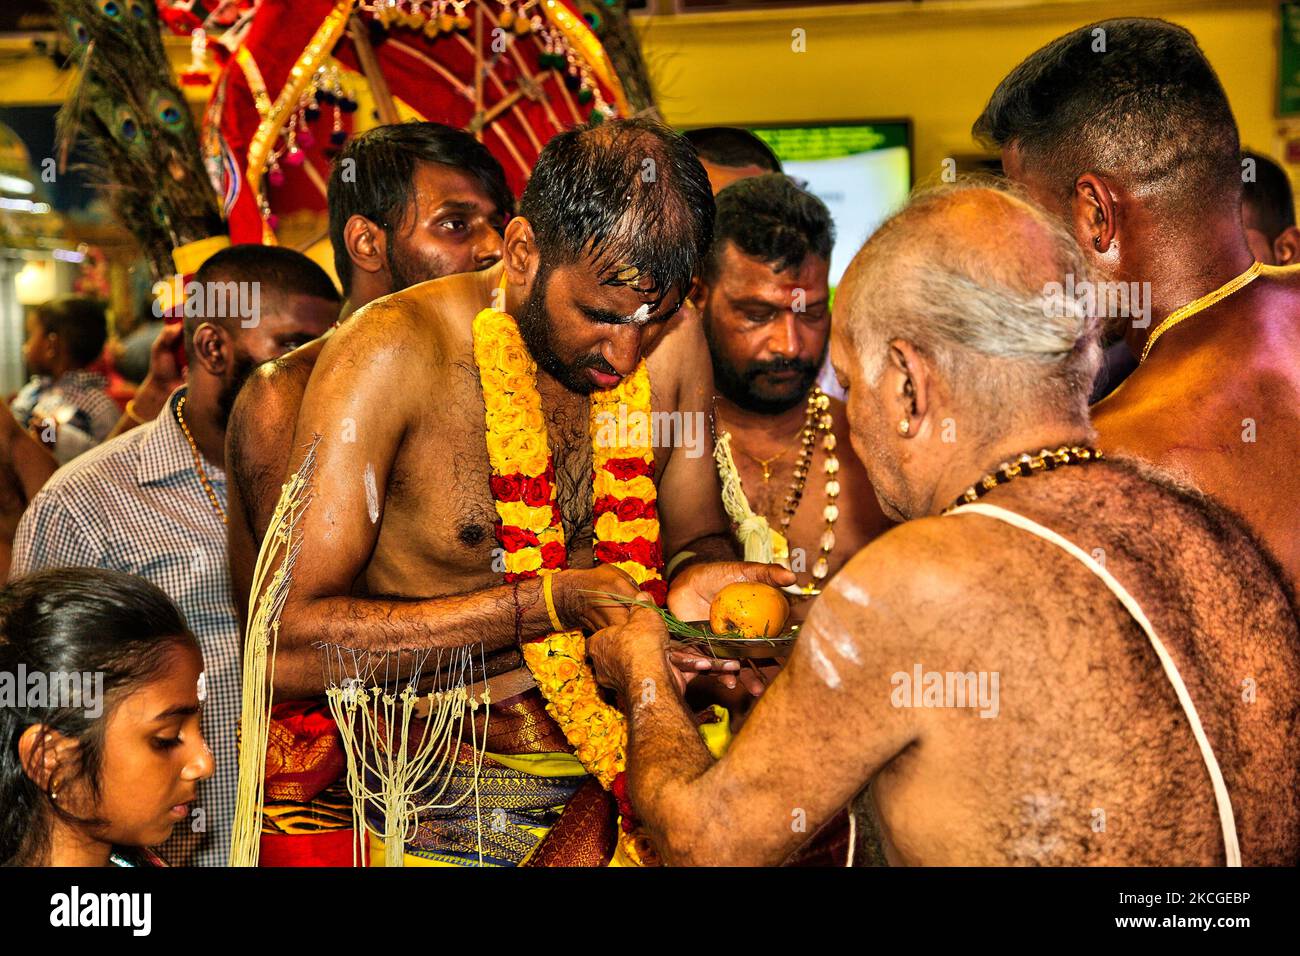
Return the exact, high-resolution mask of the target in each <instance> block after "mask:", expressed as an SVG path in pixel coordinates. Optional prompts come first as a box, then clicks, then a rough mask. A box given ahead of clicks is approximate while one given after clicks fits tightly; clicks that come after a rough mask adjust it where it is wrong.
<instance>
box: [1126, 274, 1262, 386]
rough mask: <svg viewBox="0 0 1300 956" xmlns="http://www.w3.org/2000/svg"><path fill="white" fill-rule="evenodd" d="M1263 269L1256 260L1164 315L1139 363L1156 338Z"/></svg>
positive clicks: (1149, 351)
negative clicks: (1239, 271)
mask: <svg viewBox="0 0 1300 956" xmlns="http://www.w3.org/2000/svg"><path fill="white" fill-rule="evenodd" d="M1263 270H1264V265H1263V263H1261V262H1259V261H1258V260H1257V261H1255V262H1252V263H1251V264H1250V268H1249V269H1247V270H1246V271H1245V272H1243V273H1242V274H1241V275H1239V276H1237V277H1236V278H1235V279H1229V280H1228V281H1227V282H1226V283H1224V284H1223V285H1221V286H1219V288H1217V289H1215V290H1214V291H1213V292H1208V293H1206V294H1205V295H1203V296H1201V297H1200V298H1199V299H1197V300H1196V301H1194V302H1189V303H1187V304H1186V305H1184V306H1179V307H1178V308H1177V309H1174V311H1172V312H1170V313H1169V314H1168V315H1167V316H1165V320H1164V321H1163V322H1161V323H1160V324H1159V325H1157V326H1156V327H1155V329H1154V331H1152V333H1151V336H1150V337H1149V338H1148V339H1147V344H1146V345H1145V346H1143V348H1142V358H1141V359H1139V360H1138V364H1139V365H1140V364H1141V363H1142V362H1145V361H1146V360H1147V356H1148V355H1149V354H1151V347H1152V346H1153V345H1155V344H1156V340H1157V339H1158V338H1160V336H1162V335H1164V334H1165V333H1166V332H1168V331H1169V330H1170V329H1172V328H1173V327H1174V326H1175V325H1177V324H1178V323H1179V322H1182V321H1183V320H1184V319H1190V318H1191V317H1192V316H1194V315H1195V314H1196V313H1198V312H1203V311H1205V310H1206V309H1208V308H1209V307H1210V306H1212V305H1214V304H1215V303H1216V302H1221V301H1222V300H1224V299H1226V298H1227V297H1228V296H1230V295H1232V294H1233V293H1234V292H1239V291H1240V290H1242V289H1244V288H1245V287H1246V286H1248V285H1250V284H1251V283H1252V282H1254V281H1255V278H1256V277H1257V276H1258V275H1259V274H1260V273H1261V272H1262V271H1263Z"/></svg>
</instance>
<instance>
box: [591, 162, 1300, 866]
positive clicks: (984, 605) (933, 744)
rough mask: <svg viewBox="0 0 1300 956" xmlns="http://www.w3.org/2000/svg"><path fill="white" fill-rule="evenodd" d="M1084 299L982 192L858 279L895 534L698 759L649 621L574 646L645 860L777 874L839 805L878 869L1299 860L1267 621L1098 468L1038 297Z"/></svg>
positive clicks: (1194, 522)
mask: <svg viewBox="0 0 1300 956" xmlns="http://www.w3.org/2000/svg"><path fill="white" fill-rule="evenodd" d="M1088 275H1089V273H1088V267H1087V264H1086V261H1085V257H1083V256H1082V255H1081V251H1080V249H1079V247H1078V246H1077V244H1076V242H1075V241H1074V239H1073V238H1072V237H1071V236H1070V235H1069V233H1068V232H1066V231H1065V230H1064V228H1063V227H1062V226H1060V225H1058V224H1057V223H1056V220H1054V219H1052V218H1051V217H1049V216H1048V215H1047V214H1046V213H1045V212H1044V211H1043V210H1042V209H1040V208H1039V207H1037V206H1035V205H1033V204H1032V203H1031V202H1029V201H1027V200H1026V199H1023V198H1021V197H1019V196H1018V195H1016V194H1014V193H1012V192H1009V191H1006V190H1004V189H1002V188H995V187H993V186H990V185H982V184H978V183H975V184H958V185H956V186H951V187H944V188H942V189H940V190H936V191H933V192H929V193H926V194H923V195H921V196H918V197H916V198H914V199H913V200H912V202H911V203H910V204H909V205H908V206H907V207H906V208H905V209H903V210H902V211H901V212H900V213H898V214H897V215H896V216H894V217H893V218H892V219H891V220H890V221H888V222H887V223H886V224H885V225H884V226H883V227H882V228H881V229H880V230H879V231H878V232H877V233H876V234H875V236H874V237H873V238H872V239H871V240H870V241H869V242H868V243H867V245H866V246H865V247H864V248H863V250H862V251H861V252H860V253H859V254H858V256H857V258H856V259H855V260H854V262H853V265H852V267H851V269H850V271H849V274H848V275H847V276H846V278H845V281H844V283H843V285H842V286H841V287H840V292H839V298H838V301H837V303H836V308H837V310H838V315H837V316H836V321H835V325H834V330H833V333H832V346H831V354H832V360H833V362H834V366H835V371H836V374H837V375H838V376H839V378H840V380H841V382H842V383H843V384H845V385H846V386H847V387H848V416H849V422H850V426H851V430H852V440H853V445H854V447H855V449H856V450H857V452H858V455H859V456H860V457H861V459H862V460H863V462H864V463H865V465H866V467H867V471H868V473H869V475H870V477H871V484H872V486H873V488H874V489H875V493H876V494H877V496H878V497H879V499H880V503H881V505H882V507H883V508H884V510H885V513H886V514H888V515H890V516H891V517H894V518H897V519H899V520H901V521H903V522H904V523H903V524H901V525H899V526H898V527H897V528H895V529H894V530H892V531H889V532H887V533H886V534H884V535H883V536H881V537H879V538H877V539H876V540H874V541H873V542H872V543H871V544H869V545H868V546H867V547H866V548H864V549H863V550H862V551H860V552H859V553H858V554H857V556H856V557H854V558H853V560H851V561H850V562H849V563H848V564H847V565H845V567H844V568H843V569H842V570H841V571H840V573H839V574H838V575H836V576H835V578H834V579H833V580H832V581H831V583H830V585H829V587H827V588H826V590H825V591H824V592H823V594H822V596H821V597H820V598H819V599H818V600H817V602H816V604H815V605H814V607H813V609H812V612H811V614H810V616H809V618H808V621H807V622H806V624H805V625H804V627H803V630H802V632H801V634H800V636H799V639H798V641H797V642H796V645H795V650H794V652H793V654H792V656H791V658H790V662H789V665H788V666H787V667H786V668H785V670H784V671H783V672H782V673H781V675H780V676H779V677H778V678H777V679H776V680H775V681H774V682H773V684H772V685H771V687H770V688H769V689H768V690H767V692H766V694H765V695H764V696H763V697H762V699H760V701H759V702H758V705H757V706H756V708H755V709H754V711H753V714H752V715H751V716H750V718H749V720H748V722H747V723H746V724H745V726H744V727H743V729H742V730H741V731H740V733H739V734H738V735H737V737H736V738H735V740H734V742H733V743H732V745H731V747H730V749H729V750H728V751H727V753H726V755H725V756H724V757H723V758H722V759H721V760H718V761H716V762H715V761H714V760H713V759H712V758H711V757H710V755H709V753H708V751H707V750H705V749H704V747H703V746H702V745H701V743H700V741H699V735H698V733H697V732H696V730H695V726H694V722H693V721H692V720H691V718H690V715H689V713H688V712H687V711H686V710H685V708H684V707H683V706H682V704H681V699H680V693H679V691H680V688H679V687H678V684H677V683H676V682H675V678H674V676H673V675H674V670H673V668H672V667H671V666H670V665H669V663H668V661H667V659H666V655H665V651H666V648H667V647H668V644H669V638H668V635H667V633H666V632H665V629H664V627H663V624H662V622H661V620H660V618H659V617H658V616H657V615H656V614H654V613H652V612H650V611H638V612H637V613H636V614H634V615H633V616H632V618H631V619H630V621H629V622H628V623H625V624H621V625H616V626H613V627H610V628H606V629H605V630H603V631H600V632H599V633H598V634H597V635H595V636H594V637H593V638H592V639H591V641H590V642H589V648H590V650H591V653H592V656H593V659H594V661H595V665H596V670H597V673H598V675H599V676H600V678H601V679H602V681H603V682H604V683H606V684H607V685H608V686H610V687H613V688H615V689H616V690H618V691H619V692H620V693H621V694H622V695H623V698H624V699H625V700H628V701H636V702H637V704H636V706H635V708H632V712H631V714H632V715H631V719H630V723H631V734H630V749H629V754H628V762H629V775H630V779H629V788H630V796H631V799H632V802H633V804H634V805H635V807H636V810H637V813H638V814H639V816H640V817H641V819H642V821H643V823H644V825H645V826H646V827H647V828H648V830H649V832H650V833H651V834H652V835H653V836H654V837H655V839H656V840H657V841H658V843H659V846H660V849H661V851H662V853H663V854H664V856H665V858H666V860H667V861H668V862H670V863H687V864H689V863H706V864H775V863H779V862H781V861H783V860H785V859H786V858H787V857H788V856H789V855H790V854H791V853H792V852H793V851H794V850H796V849H797V848H798V847H799V845H800V844H801V843H802V842H803V841H804V840H806V839H807V838H808V836H809V835H811V834H812V833H814V832H815V831H816V830H817V828H818V827H819V826H820V825H821V824H822V823H823V822H824V821H825V820H827V819H828V818H829V817H830V816H831V815H832V814H834V813H835V812H836V811H837V810H838V809H840V808H841V807H843V806H845V805H846V804H850V805H854V806H855V807H857V808H858V809H860V810H863V811H865V812H864V813H860V814H859V818H860V819H863V820H866V821H870V822H871V823H872V824H874V826H872V827H862V828H860V829H861V830H867V829H870V830H874V833H875V835H876V837H877V840H878V849H880V850H882V851H883V857H884V859H885V860H887V861H888V862H890V863H894V864H940V865H966V864H972V865H987V864H1066V865H1075V864H1102V865H1124V864H1132V865H1182V866H1186V865H1214V864H1221V865H1222V864H1226V865H1241V864H1242V863H1243V862H1244V863H1246V864H1275V865H1277V864H1293V863H1294V862H1295V860H1296V858H1297V850H1298V849H1300V811H1298V810H1297V805H1296V801H1295V800H1294V794H1295V792H1296V789H1297V785H1300V739H1298V738H1297V737H1296V736H1295V735H1294V734H1293V733H1292V732H1291V722H1292V721H1293V719H1294V715H1295V714H1296V712H1297V705H1298V704H1300V690H1298V689H1297V688H1300V639H1298V635H1297V620H1296V615H1295V611H1294V608H1293V607H1292V605H1291V603H1290V601H1289V599H1288V596H1287V592H1286V590H1285V588H1284V585H1283V584H1282V583H1281V579H1280V577H1279V575H1278V573H1277V570H1276V568H1275V567H1274V566H1273V565H1272V564H1271V563H1270V561H1269V559H1268V558H1267V557H1265V555H1264V554H1263V553H1262V552H1261V551H1260V549H1259V548H1258V547H1257V546H1256V545H1255V544H1254V543H1253V542H1252V539H1251V538H1250V536H1249V535H1248V534H1247V533H1245V532H1244V531H1243V530H1242V528H1241V526H1240V524H1239V523H1238V521H1237V520H1236V519H1235V518H1233V517H1232V516H1230V515H1229V514H1228V513H1226V512H1225V511H1223V510H1222V509H1220V508H1219V507H1217V506H1215V505H1214V504H1212V503H1211V502H1209V501H1207V500H1205V499H1204V498H1203V497H1201V496H1199V495H1197V494H1195V493H1194V492H1191V491H1189V490H1187V489H1185V488H1182V487H1180V486H1178V485H1177V484H1175V483H1174V482H1173V481H1171V480H1170V479H1169V478H1167V477H1165V476H1162V475H1160V474H1158V473H1156V472H1154V471H1152V470H1151V469H1150V468H1149V467H1145V466H1140V465H1138V464H1135V463H1133V462H1130V461H1125V460H1123V459H1119V458H1113V457H1111V456H1103V455H1102V453H1101V452H1100V451H1099V450H1098V449H1097V448H1096V447H1095V445H1094V441H1095V435H1094V432H1093V430H1092V427H1091V426H1090V424H1089V421H1088V411H1087V396H1088V390H1089V386H1090V384H1091V381H1092V376H1093V373H1094V371H1095V369H1096V365H1097V361H1098V347H1097V336H1098V328H1097V324H1098V323H1097V320H1096V319H1095V318H1094V317H1093V316H1092V314H1091V313H1090V311H1089V309H1087V308H1086V307H1085V304H1084V302H1083V301H1082V299H1081V297H1079V296H1071V297H1064V296H1062V295H1061V289H1062V287H1063V286H1064V285H1065V284H1066V282H1065V280H1066V277H1068V276H1073V277H1074V287H1075V288H1076V289H1079V288H1081V284H1082V283H1084V282H1086V281H1087V279H1088ZM648 687H649V688H655V689H656V693H654V694H648V693H646V688H648ZM859 858H861V854H860V857H859Z"/></svg>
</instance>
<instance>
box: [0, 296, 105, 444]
mask: <svg viewBox="0 0 1300 956" xmlns="http://www.w3.org/2000/svg"><path fill="white" fill-rule="evenodd" d="M107 337H108V321H107V319H106V318H105V316H104V306H103V305H102V304H101V303H99V302H97V301H95V300H94V299H91V298H88V297H86V296H76V295H65V296H60V297H59V298H57V299H51V300H50V301H49V302H46V303H45V304H44V305H41V306H38V307H37V308H36V310H35V311H34V312H32V314H31V315H30V316H28V318H27V340H26V341H25V342H24V343H23V360H24V361H25V362H26V363H27V369H28V371H29V372H31V374H32V379H31V381H30V382H28V383H27V384H26V385H24V386H23V387H22V389H21V390H20V391H19V392H18V394H17V396H15V398H14V400H13V403H12V404H11V405H10V408H11V409H12V411H13V413H14V417H15V418H17V419H18V422H19V424H21V425H22V426H23V428H28V429H32V430H33V431H34V433H35V434H37V435H38V436H39V437H40V438H41V440H42V441H43V442H45V444H46V445H49V446H50V450H51V451H53V452H54V457H55V458H57V459H58V460H59V463H60V464H63V463H65V462H69V461H71V460H72V459H73V458H76V457H77V456H78V455H80V454H81V453H82V452H84V451H85V450H86V449H88V448H93V447H94V446H95V445H98V444H99V443H100V442H102V441H103V440H104V439H105V438H107V437H108V434H109V432H111V431H112V430H113V426H114V425H116V424H117V420H118V418H120V417H121V414H122V410H121V409H120V408H118V407H117V403H116V402H115V401H113V399H112V398H111V397H109V394H108V391H107V389H108V379H106V378H105V377H104V376H103V375H101V374H100V373H99V372H92V371H91V370H90V369H88V368H87V367H86V366H88V365H90V364H91V363H92V362H94V361H95V359H97V358H99V353H100V351H101V350H102V349H103V348H104V340H105V339H106V338H107Z"/></svg>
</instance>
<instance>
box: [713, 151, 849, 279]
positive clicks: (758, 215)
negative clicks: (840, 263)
mask: <svg viewBox="0 0 1300 956" xmlns="http://www.w3.org/2000/svg"><path fill="white" fill-rule="evenodd" d="M716 202H717V204H718V214H717V219H716V220H715V221H714V224H713V248H712V249H711V250H710V253H709V260H708V264H707V268H706V269H705V275H706V278H709V279H713V278H714V277H716V276H717V271H718V265H719V260H720V259H721V257H722V254H723V252H724V251H725V249H726V245H727V243H728V242H732V243H734V244H735V246H736V248H737V249H738V250H739V251H740V252H742V253H744V254H745V255H747V256H750V257H752V258H755V259H760V260H762V261H763V262H766V263H767V264H768V265H770V266H771V267H772V268H773V269H774V270H775V271H776V272H783V271H785V270H786V269H789V268H797V267H798V266H799V264H800V263H802V262H803V261H804V260H805V259H806V258H808V256H810V255H812V256H818V257H819V258H822V259H828V260H829V259H830V257H831V248H832V247H833V246H834V245H835V224H834V222H832V221H831V214H830V210H829V209H827V208H826V205H825V203H823V202H822V201H821V200H820V199H818V198H817V197H816V196H814V195H813V194H812V193H810V192H807V191H806V190H803V189H800V188H799V187H798V186H796V185H795V184H794V182H793V181H792V180H791V179H790V178H789V177H788V176H785V175H783V174H781V173H768V174H767V175H765V176H751V177H750V178H748V179H741V180H738V181H736V182H734V183H732V184H731V185H730V186H728V187H727V188H726V189H724V190H722V192H720V193H718V195H717V198H716Z"/></svg>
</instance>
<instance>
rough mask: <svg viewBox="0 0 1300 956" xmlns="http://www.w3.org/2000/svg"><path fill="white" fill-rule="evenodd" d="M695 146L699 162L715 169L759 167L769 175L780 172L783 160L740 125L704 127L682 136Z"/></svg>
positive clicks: (690, 130) (688, 131) (691, 130)
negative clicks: (711, 164) (707, 163)
mask: <svg viewBox="0 0 1300 956" xmlns="http://www.w3.org/2000/svg"><path fill="white" fill-rule="evenodd" d="M682 135H683V136H685V137H686V139H687V140H688V141H689V142H690V144H691V145H692V146H694V147H695V152H696V153H697V154H698V155H699V157H700V159H703V160H705V161H707V162H710V163H713V164H714V165H715V166H732V167H741V166H757V167H758V168H759V169H766V170H767V171H768V172H769V173H779V172H781V160H779V159H777V157H776V153H774V152H772V147H771V146H768V145H767V143H765V142H763V141H762V140H761V139H759V138H758V137H757V136H755V135H754V134H753V133H751V132H750V131H749V130H747V129H741V128H740V127H739V126H704V127H701V128H700V129H688V130H687V131H686V132H685V133H683V134H682Z"/></svg>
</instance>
